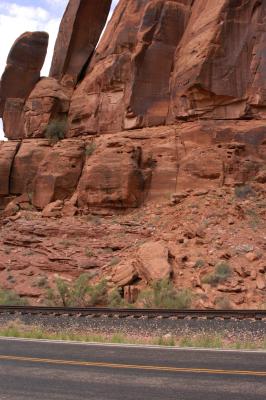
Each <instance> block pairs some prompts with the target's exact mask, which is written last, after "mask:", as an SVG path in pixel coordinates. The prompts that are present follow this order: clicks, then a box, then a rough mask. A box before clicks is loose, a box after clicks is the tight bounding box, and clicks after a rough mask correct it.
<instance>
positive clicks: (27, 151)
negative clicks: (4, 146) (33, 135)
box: [10, 139, 51, 196]
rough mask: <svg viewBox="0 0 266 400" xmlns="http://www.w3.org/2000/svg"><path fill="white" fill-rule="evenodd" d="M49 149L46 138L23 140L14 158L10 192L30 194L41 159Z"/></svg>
mask: <svg viewBox="0 0 266 400" xmlns="http://www.w3.org/2000/svg"><path fill="white" fill-rule="evenodd" d="M49 151H51V147H50V146H49V142H48V140H44V139H35V140H23V142H22V143H21V146H20V148H19V150H18V152H17V154H16V157H15V159H14V163H13V168H12V174H11V177H10V178H11V179H10V193H11V194H13V195H20V194H23V193H27V194H28V195H29V196H31V195H32V191H33V183H34V179H35V177H36V174H37V172H38V169H39V167H40V165H41V162H42V160H43V159H44V158H45V156H46V155H47V154H48V152H49Z"/></svg>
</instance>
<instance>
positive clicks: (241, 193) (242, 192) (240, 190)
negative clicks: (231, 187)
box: [235, 185, 255, 199]
mask: <svg viewBox="0 0 266 400" xmlns="http://www.w3.org/2000/svg"><path fill="white" fill-rule="evenodd" d="M254 195H255V192H254V190H253V189H252V188H251V187H250V186H249V185H240V186H236V187H235V196H236V197H238V198H239V199H245V198H246V197H249V196H254Z"/></svg>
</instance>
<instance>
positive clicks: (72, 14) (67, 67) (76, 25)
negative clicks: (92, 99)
mask: <svg viewBox="0 0 266 400" xmlns="http://www.w3.org/2000/svg"><path fill="white" fill-rule="evenodd" d="M111 4H112V0H101V1H98V0H70V1H69V3H68V6H67V9H66V11H65V14H64V16H63V19H62V21H61V25H60V29H59V34H58V36H57V40H56V44H55V50H54V55H53V60H52V66H51V70H50V77H53V78H56V79H59V80H60V79H62V78H63V77H64V76H65V75H67V76H69V77H71V78H72V79H73V82H74V83H76V82H77V80H78V78H79V76H80V74H81V73H82V70H83V69H84V68H86V66H87V65H88V63H89V61H90V58H91V56H92V54H93V52H94V50H95V47H96V45H97V43H98V41H99V38H100V35H101V33H102V30H103V28H104V25H105V23H106V20H107V17H108V14H109V11H110V7H111Z"/></svg>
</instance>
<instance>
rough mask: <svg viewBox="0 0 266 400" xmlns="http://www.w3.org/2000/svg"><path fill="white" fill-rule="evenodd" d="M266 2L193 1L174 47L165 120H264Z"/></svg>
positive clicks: (252, 0) (241, 0)
mask: <svg viewBox="0 0 266 400" xmlns="http://www.w3.org/2000/svg"><path fill="white" fill-rule="evenodd" d="M265 16H266V3H265V2H261V1H256V0H250V1H245V0H238V1H231V0H217V1H213V0H196V1H195V2H194V4H193V7H192V8H191V17H190V19H189V22H188V24H187V27H186V29H185V32H184V35H183V37H182V40H181V42H180V44H179V46H178V47H177V49H176V54H175V60H174V69H173V73H172V78H171V84H170V90H171V103H170V112H169V120H168V121H174V120H176V119H180V118H182V119H183V118H190V117H193V116H194V117H195V116H197V117H204V118H217V119H234V118H241V117H243V116H246V117H247V116H249V117H251V116H253V117H259V118H261V117H264V118H265V84H266V83H265V82H266V80H265V62H266V58H265V38H266V29H265V26H264V23H263V21H264V20H265Z"/></svg>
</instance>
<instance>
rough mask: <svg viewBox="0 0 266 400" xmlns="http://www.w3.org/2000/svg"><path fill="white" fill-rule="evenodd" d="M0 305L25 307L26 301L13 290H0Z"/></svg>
mask: <svg viewBox="0 0 266 400" xmlns="http://www.w3.org/2000/svg"><path fill="white" fill-rule="evenodd" d="M0 305H1V306H26V305H27V300H26V299H23V298H22V297H20V296H19V295H18V294H17V293H15V292H14V291H13V290H5V289H1V288H0Z"/></svg>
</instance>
